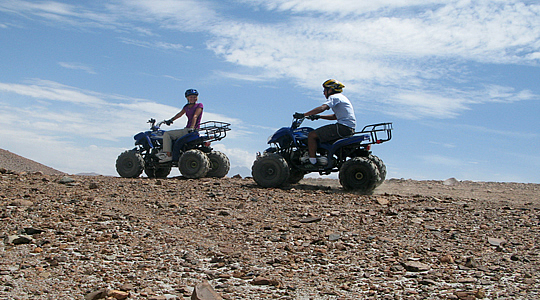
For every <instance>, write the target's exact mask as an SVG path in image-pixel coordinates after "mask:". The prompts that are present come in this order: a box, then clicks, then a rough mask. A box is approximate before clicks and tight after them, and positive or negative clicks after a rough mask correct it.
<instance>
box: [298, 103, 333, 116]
mask: <svg viewBox="0 0 540 300" xmlns="http://www.w3.org/2000/svg"><path fill="white" fill-rule="evenodd" d="M328 109H330V106H328V105H326V104H323V105H321V106H318V107H315V108H314V109H312V110H310V111H308V112H307V113H305V114H304V115H305V116H306V117H307V116H311V115H316V114H320V113H322V112H323V111H325V110H328Z"/></svg>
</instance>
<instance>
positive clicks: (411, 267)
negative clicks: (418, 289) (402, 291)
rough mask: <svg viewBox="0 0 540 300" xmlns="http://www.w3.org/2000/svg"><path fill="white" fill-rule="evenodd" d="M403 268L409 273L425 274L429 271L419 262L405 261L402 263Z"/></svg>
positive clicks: (427, 267) (428, 267) (425, 265)
mask: <svg viewBox="0 0 540 300" xmlns="http://www.w3.org/2000/svg"><path fill="white" fill-rule="evenodd" d="M403 267H404V268H405V270H407V271H409V272H425V271H429V270H430V269H431V267H430V266H429V265H427V264H424V263H421V262H419V261H407V262H405V263H403Z"/></svg>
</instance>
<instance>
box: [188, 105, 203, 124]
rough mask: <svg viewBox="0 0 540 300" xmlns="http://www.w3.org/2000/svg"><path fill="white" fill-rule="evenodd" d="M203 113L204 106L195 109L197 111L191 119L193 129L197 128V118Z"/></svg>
mask: <svg viewBox="0 0 540 300" xmlns="http://www.w3.org/2000/svg"><path fill="white" fill-rule="evenodd" d="M201 113H202V108H200V107H199V108H197V109H196V110H195V113H194V114H193V119H192V121H191V127H190V128H191V129H195V125H197V118H199V116H200V115H201Z"/></svg>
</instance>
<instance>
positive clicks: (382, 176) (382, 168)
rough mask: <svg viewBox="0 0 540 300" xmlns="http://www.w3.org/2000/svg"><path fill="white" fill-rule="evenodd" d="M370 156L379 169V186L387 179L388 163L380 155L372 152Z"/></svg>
mask: <svg viewBox="0 0 540 300" xmlns="http://www.w3.org/2000/svg"><path fill="white" fill-rule="evenodd" d="M368 158H369V159H370V160H371V161H373V163H375V165H376V166H377V169H378V170H379V180H378V181H377V186H379V185H381V184H382V183H383V182H384V180H385V179H386V165H385V164H384V162H383V161H382V159H380V158H379V157H378V156H376V155H373V154H370V155H369V156H368Z"/></svg>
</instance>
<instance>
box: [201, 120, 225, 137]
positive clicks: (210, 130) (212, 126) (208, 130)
mask: <svg viewBox="0 0 540 300" xmlns="http://www.w3.org/2000/svg"><path fill="white" fill-rule="evenodd" d="M229 126H231V124H229V123H225V122H220V121H207V122H204V123H201V125H200V128H199V135H200V136H201V137H203V138H204V140H205V141H209V142H212V141H219V140H221V139H224V138H225V137H226V136H227V131H230V130H231V128H230V127H229Z"/></svg>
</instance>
